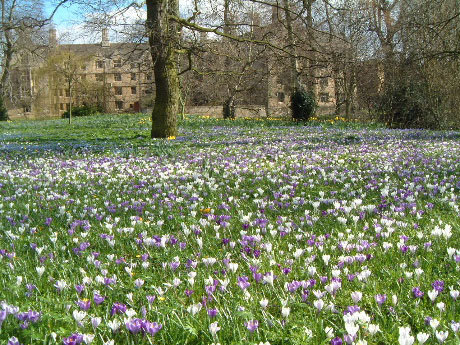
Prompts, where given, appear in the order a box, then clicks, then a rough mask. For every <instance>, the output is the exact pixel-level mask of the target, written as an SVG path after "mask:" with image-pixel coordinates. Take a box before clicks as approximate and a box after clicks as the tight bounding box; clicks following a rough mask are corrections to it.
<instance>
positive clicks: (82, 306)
mask: <svg viewBox="0 0 460 345" xmlns="http://www.w3.org/2000/svg"><path fill="white" fill-rule="evenodd" d="M76 304H77V305H78V306H79V307H80V309H81V310H88V309H89V308H90V307H91V301H90V300H87V299H84V300H79V301H77V302H76Z"/></svg>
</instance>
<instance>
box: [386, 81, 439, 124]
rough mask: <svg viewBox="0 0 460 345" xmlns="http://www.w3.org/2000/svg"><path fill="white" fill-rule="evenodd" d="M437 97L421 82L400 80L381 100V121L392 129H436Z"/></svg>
mask: <svg viewBox="0 0 460 345" xmlns="http://www.w3.org/2000/svg"><path fill="white" fill-rule="evenodd" d="M433 97H435V95H433V94H432V93H430V91H429V88H428V85H426V83H424V82H423V81H420V80H414V79H412V80H410V79H409V80H400V81H398V82H395V83H393V84H392V85H390V86H388V87H387V88H386V90H385V92H384V93H383V94H382V96H381V97H380V100H379V111H380V120H381V121H384V122H385V123H386V124H387V126H388V127H390V128H435V127H436V126H437V124H436V116H435V115H436V109H435V106H434V104H435V103H436V100H434V98H433Z"/></svg>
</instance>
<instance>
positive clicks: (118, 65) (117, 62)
mask: <svg viewBox="0 0 460 345" xmlns="http://www.w3.org/2000/svg"><path fill="white" fill-rule="evenodd" d="M121 65H122V63H121V59H117V60H113V67H115V68H119V67H121Z"/></svg>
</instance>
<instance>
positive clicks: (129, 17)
mask: <svg viewBox="0 0 460 345" xmlns="http://www.w3.org/2000/svg"><path fill="white" fill-rule="evenodd" d="M57 1H58V0H43V3H44V5H45V14H46V15H47V17H49V16H50V15H51V13H52V12H53V10H54V9H55V4H56V2H57ZM190 2H191V1H190V0H183V1H181V10H182V11H183V10H184V8H186V7H187V6H189V5H190ZM79 9H80V8H79V7H78V6H76V5H67V4H66V5H63V6H60V7H59V8H58V10H57V11H56V13H55V15H54V18H53V25H54V27H55V28H56V29H57V32H58V40H59V41H60V42H61V43H95V42H97V41H99V40H100V39H101V37H100V33H98V32H92V33H88V32H87V31H86V30H85V29H84V25H83V24H82V21H83V19H84V18H83V17H82V13H81V12H82V11H80V13H79V11H78V10H79ZM139 16H141V17H143V18H145V17H146V13H145V11H141V13H139V12H136V10H134V8H131V9H130V10H129V11H128V12H126V13H125V14H123V16H118V17H117V18H116V19H115V20H116V21H117V22H118V23H121V22H134V21H135V20H136V19H138V18H139ZM110 40H111V41H114V42H116V41H118V40H119V37H118V34H117V30H116V27H114V28H113V30H111V31H110Z"/></svg>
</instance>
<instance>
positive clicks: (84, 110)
mask: <svg viewBox="0 0 460 345" xmlns="http://www.w3.org/2000/svg"><path fill="white" fill-rule="evenodd" d="M101 111H102V109H100V107H98V106H96V105H81V106H78V107H75V108H74V107H72V116H90V115H95V114H97V113H100V112H101ZM62 117H63V118H64V119H68V118H69V111H68V110H67V111H66V112H65V113H64V114H62Z"/></svg>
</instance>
